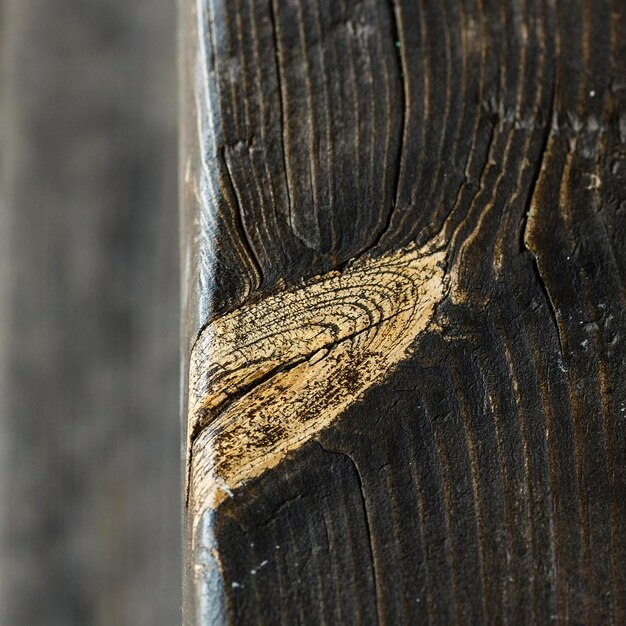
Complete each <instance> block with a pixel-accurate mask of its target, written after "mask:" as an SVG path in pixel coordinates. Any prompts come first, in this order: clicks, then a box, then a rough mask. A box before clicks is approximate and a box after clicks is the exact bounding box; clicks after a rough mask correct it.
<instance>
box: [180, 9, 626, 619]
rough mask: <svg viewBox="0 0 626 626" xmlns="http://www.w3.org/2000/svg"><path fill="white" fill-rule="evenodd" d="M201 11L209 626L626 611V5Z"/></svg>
mask: <svg viewBox="0 0 626 626" xmlns="http://www.w3.org/2000/svg"><path fill="white" fill-rule="evenodd" d="M183 6H184V10H183V30H184V33H185V40H186V44H185V46H184V49H183V67H184V68H185V83H186V84H185V91H184V92H185V99H184V102H185V106H184V110H183V159H182V176H183V181H184V184H183V195H184V198H183V200H184V202H183V206H184V208H183V224H184V228H183V236H184V241H183V265H184V267H185V268H186V275H185V280H186V285H187V287H186V292H185V312H186V321H185V324H186V330H187V333H186V336H187V341H188V343H187V346H188V347H187V360H188V366H189V367H188V381H187V382H188V386H187V388H188V390H189V393H188V407H187V413H186V415H187V417H186V419H187V420H188V422H187V435H186V440H185V450H186V484H185V507H186V527H187V546H186V549H187V567H186V576H187V579H186V596H185V610H186V616H187V622H188V623H189V624H210V623H234V624H257V623H258V624H261V623H264V624H279V623H283V624H319V623H326V624H350V623H355V624H356V623H358V624H417V623H426V622H432V623H441V624H451V623H462V624H478V623H490V624H502V623H514V624H527V623H537V624H547V623H552V622H555V623H561V624H611V623H613V624H623V623H625V622H626V537H625V535H624V528H626V497H625V496H624V494H626V390H625V388H624V379H625V356H626V351H625V348H624V339H625V332H626V317H625V309H624V286H625V278H626V254H625V252H626V246H625V243H626V241H625V238H624V232H625V230H624V229H625V226H626V186H625V183H626V108H625V103H626V71H625V69H626V50H625V47H626V37H625V33H626V30H625V26H626V5H625V3H624V2H621V1H616V2H612V3H611V2H608V1H598V2H593V3H592V2H580V1H576V0H574V1H572V2H567V3H565V2H554V1H534V0H527V1H525V2H522V1H520V2H517V1H513V0H510V1H507V2H472V1H466V2H460V1H453V0H444V1H441V2H440V1H434V0H433V1H430V0H426V1H416V0H411V1H409V0H395V1H390V2H382V1H377V0H360V1H356V0H344V1H342V2H335V1H334V0H333V1H330V0H289V1H286V2H282V1H278V0H256V1H252V0H238V1H237V2H231V1H230V0H229V1H226V0H211V1H209V0H197V1H193V0H186V1H185V2H184V3H183Z"/></svg>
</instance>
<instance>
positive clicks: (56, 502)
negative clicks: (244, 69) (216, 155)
mask: <svg viewBox="0 0 626 626" xmlns="http://www.w3.org/2000/svg"><path fill="white" fill-rule="evenodd" d="M0 27H1V29H2V40H1V43H0V46H1V51H2V52H1V54H0V60H1V62H2V65H3V73H2V83H1V86H0V123H1V126H0V137H1V139H0V165H1V168H2V170H1V171H2V187H1V188H0V199H1V205H0V624H2V625H6V626H38V625H45V626H57V625H58V626H61V625H62V626H73V625H77V626H78V625H80V626H84V625H90V624H96V625H112V626H113V625H114V626H124V625H129V626H142V625H144V624H145V625H148V624H149V625H150V626H154V625H155V624H156V625H159V624H164V625H168V626H169V625H174V624H177V623H179V622H180V531H179V527H180V523H179V518H180V496H179V492H180V490H179V476H180V468H179V449H180V444H179V418H178V412H179V402H178V398H179V391H178V384H179V378H178V356H179V355H178V338H179V336H178V327H179V313H178V307H179V292H178V243H177V239H178V237H177V197H176V196H177V194H176V168H177V165H176V161H177V155H176V91H177V88H176V76H175V75H176V71H175V65H176V64H175V30H176V28H175V0H0Z"/></svg>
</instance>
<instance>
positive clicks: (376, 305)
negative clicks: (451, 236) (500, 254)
mask: <svg viewBox="0 0 626 626" xmlns="http://www.w3.org/2000/svg"><path fill="white" fill-rule="evenodd" d="M444 262H445V251H442V250H433V249H432V248H431V249H420V250H418V249H416V248H415V247H411V248H408V249H405V250H402V251H397V252H393V253H389V254H387V255H385V256H382V257H380V258H378V259H365V260H362V261H359V262H357V263H354V264H353V265H352V266H349V267H348V268H347V269H346V270H344V271H343V272H342V273H337V272H333V273H330V274H327V275H325V276H322V277H319V278H317V279H315V280H313V281H311V282H309V283H308V284H307V285H305V286H303V287H301V288H299V289H294V290H292V291H288V292H284V293H279V294H276V295H272V296H269V297H267V298H265V299H264V300H262V301H261V302H258V303H255V304H251V305H248V306H244V307H242V308H240V309H238V310H236V311H234V312H232V313H230V314H228V315H226V316H224V317H222V318H220V319H217V320H215V321H214V322H213V323H212V324H211V325H209V326H208V327H207V328H206V329H205V330H204V331H203V333H202V335H201V336H200V337H199V339H198V342H197V343H196V346H195V347H194V350H193V355H192V359H191V370H190V390H189V433H190V438H193V441H192V440H191V439H190V444H189V459H188V468H189V480H190V485H189V488H190V496H191V497H190V499H189V502H190V506H191V507H192V508H193V509H194V510H195V513H196V515H195V518H196V519H199V517H200V514H201V513H202V511H204V510H206V509H208V508H215V507H217V506H218V505H219V504H220V503H221V502H222V501H223V500H224V498H225V497H227V496H228V495H230V494H232V492H233V491H234V490H235V489H237V488H238V487H239V486H241V485H242V484H243V483H245V482H246V481H248V480H250V479H252V478H254V477H256V476H259V475H260V474H262V473H263V472H264V471H266V470H268V469H270V468H272V467H275V466H276V465H277V464H278V463H279V462H280V461H281V460H282V459H284V458H285V456H287V455H288V454H289V453H290V452H292V451H293V450H296V449H297V448H298V447H299V446H301V445H302V444H303V443H305V442H306V441H308V440H310V439H311V438H312V437H314V436H315V435H316V434H317V433H319V432H320V431H321V430H322V429H323V428H324V427H326V426H328V425H329V424H330V423H331V422H332V421H333V420H335V419H336V418H337V417H338V416H339V415H340V414H341V413H343V412H344V411H345V410H346V409H347V408H348V407H349V406H350V405H352V404H354V403H355V402H357V401H358V400H359V399H360V398H362V396H363V394H364V393H365V392H366V391H367V390H368V389H369V388H370V387H372V386H373V385H377V384H379V383H380V382H382V381H383V379H384V378H385V377H387V376H388V375H389V373H390V371H391V370H392V368H393V367H394V366H395V365H397V364H398V363H399V362H400V361H402V360H404V359H406V358H407V356H408V355H409V354H410V348H411V345H412V344H413V342H414V341H415V339H416V337H417V336H418V335H419V334H420V333H422V332H423V331H424V330H425V329H426V328H427V326H428V325H429V324H430V323H431V321H432V319H433V316H434V313H435V308H436V306H437V304H438V303H439V302H440V301H441V300H442V299H443V298H444V297H445V294H446V291H447V285H446V280H445V275H444V267H443V265H444Z"/></svg>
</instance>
